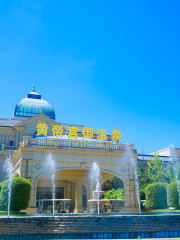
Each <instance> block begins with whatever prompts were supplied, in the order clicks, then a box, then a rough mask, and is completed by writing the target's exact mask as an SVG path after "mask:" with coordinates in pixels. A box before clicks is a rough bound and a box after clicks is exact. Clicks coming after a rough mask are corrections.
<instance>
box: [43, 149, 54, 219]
mask: <svg viewBox="0 0 180 240" xmlns="http://www.w3.org/2000/svg"><path fill="white" fill-rule="evenodd" d="M42 168H43V171H44V172H51V191H52V199H53V201H52V202H53V216H54V199H55V197H56V194H55V190H56V184H55V171H56V161H55V158H54V154H53V153H52V152H50V151H49V152H46V153H45V157H44V161H43V164H42Z"/></svg>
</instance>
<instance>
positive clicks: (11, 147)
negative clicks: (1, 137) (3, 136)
mask: <svg viewBox="0 0 180 240" xmlns="http://www.w3.org/2000/svg"><path fill="white" fill-rule="evenodd" d="M18 148H19V147H18V146H8V145H4V144H2V145H1V150H13V151H14V150H17V149H18Z"/></svg>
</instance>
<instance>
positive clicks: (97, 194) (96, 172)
mask: <svg viewBox="0 0 180 240" xmlns="http://www.w3.org/2000/svg"><path fill="white" fill-rule="evenodd" d="M100 182H101V171H100V168H99V166H98V163H97V162H93V165H92V169H91V170H90V172H89V184H90V191H91V192H92V197H93V198H92V199H90V200H88V202H89V203H90V204H91V205H93V206H96V209H95V211H94V213H98V215H99V213H101V212H103V210H102V206H103V205H106V204H107V203H108V202H109V200H107V199H101V196H102V195H103V194H104V193H105V192H104V191H101V185H100ZM94 189H95V190H94Z"/></svg>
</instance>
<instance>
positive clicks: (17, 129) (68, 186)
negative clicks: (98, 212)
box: [0, 113, 139, 213]
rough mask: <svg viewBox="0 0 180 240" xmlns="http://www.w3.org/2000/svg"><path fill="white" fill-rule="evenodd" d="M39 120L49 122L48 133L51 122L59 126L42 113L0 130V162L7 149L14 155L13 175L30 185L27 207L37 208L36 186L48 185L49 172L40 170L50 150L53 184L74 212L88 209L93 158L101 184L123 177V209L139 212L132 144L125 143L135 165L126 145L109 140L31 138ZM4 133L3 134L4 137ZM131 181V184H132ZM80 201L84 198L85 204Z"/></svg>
mask: <svg viewBox="0 0 180 240" xmlns="http://www.w3.org/2000/svg"><path fill="white" fill-rule="evenodd" d="M39 120H43V121H44V122H45V123H46V124H47V125H48V135H49V136H52V125H54V124H59V125H61V123H59V122H58V123H57V122H56V121H55V120H52V119H50V118H49V117H48V116H46V115H44V114H43V113H42V114H39V115H37V116H35V117H31V118H29V119H27V120H24V121H21V122H19V123H17V124H16V125H14V126H13V127H11V128H9V129H8V131H6V129H5V128H0V131H1V133H3V134H4V135H5V137H1V139H4V141H3V142H1V151H0V153H1V156H0V157H1V159H2V161H1V163H2V164H3V161H4V160H5V158H6V157H7V155H8V154H9V152H10V154H11V155H13V160H12V161H13V164H14V169H15V173H14V176H15V177H17V176H20V177H24V178H26V179H28V180H29V181H30V182H31V184H32V189H31V198H30V203H29V208H35V207H36V200H37V189H38V188H40V187H50V181H49V179H50V176H51V174H52V173H51V172H48V171H47V172H44V171H43V169H42V162H43V160H44V157H45V154H46V152H47V151H51V152H53V154H54V158H55V161H56V174H55V185H56V187H59V188H63V189H64V198H70V199H71V209H72V210H73V212H75V213H82V212H87V211H88V200H89V199H91V198H92V189H91V190H90V189H89V186H88V184H89V179H88V173H89V171H90V169H91V168H92V164H93V162H94V161H96V162H97V163H98V165H99V167H100V170H101V184H102V183H103V182H104V181H105V180H107V179H108V178H109V177H111V176H117V177H119V178H121V179H122V181H123V185H124V196H125V201H124V208H123V209H122V211H127V212H135V211H138V209H139V205H138V199H137V194H136V190H137V189H136V185H135V175H134V171H135V168H136V165H137V156H138V154H137V153H135V151H134V144H129V145H127V146H128V148H129V149H130V150H132V154H133V158H134V159H135V162H134V164H132V162H131V159H128V157H127V156H125V155H124V149H125V147H127V146H126V145H122V144H118V143H117V144H114V143H112V142H111V141H104V142H97V141H96V142H93V141H91V142H86V141H83V142H82V141H77V140H73V139H72V140H70V139H68V141H62V140H61V139H59V138H57V139H56V138H54V139H53V140H48V139H45V138H44V140H40V139H33V135H34V133H35V132H36V126H37V123H38V121H39ZM62 126H63V129H64V132H63V134H65V132H66V126H65V125H63V124H62ZM82 127H83V125H79V129H81V128H82ZM3 134H2V136H4V135H3ZM10 134H11V135H10ZM10 136H11V137H10ZM78 136H82V133H81V132H79V133H78ZM94 138H96V135H94ZM6 139H11V140H12V141H14V142H15V143H16V144H15V145H16V146H13V147H11V146H10V145H9V144H8V142H7V141H6ZM8 141H9V140H8ZM130 184H133V187H131V186H130ZM83 201H86V204H85V203H84V202H83Z"/></svg>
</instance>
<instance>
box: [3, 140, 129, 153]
mask: <svg viewBox="0 0 180 240" xmlns="http://www.w3.org/2000/svg"><path fill="white" fill-rule="evenodd" d="M25 141H26V142H25ZM25 141H24V142H23V143H20V146H21V147H23V146H45V147H55V148H61V147H66V148H86V149H106V150H118V151H123V150H126V149H127V147H128V148H129V149H130V147H131V144H129V145H123V144H119V143H113V142H108V141H105V142H98V141H77V140H71V139H69V140H67V139H54V140H49V139H38V138H36V139H32V138H28V139H27V138H26V139H25ZM18 148H19V147H18V146H7V145H5V144H2V146H1V150H13V151H14V150H17V149H18ZM133 151H134V150H133Z"/></svg>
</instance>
